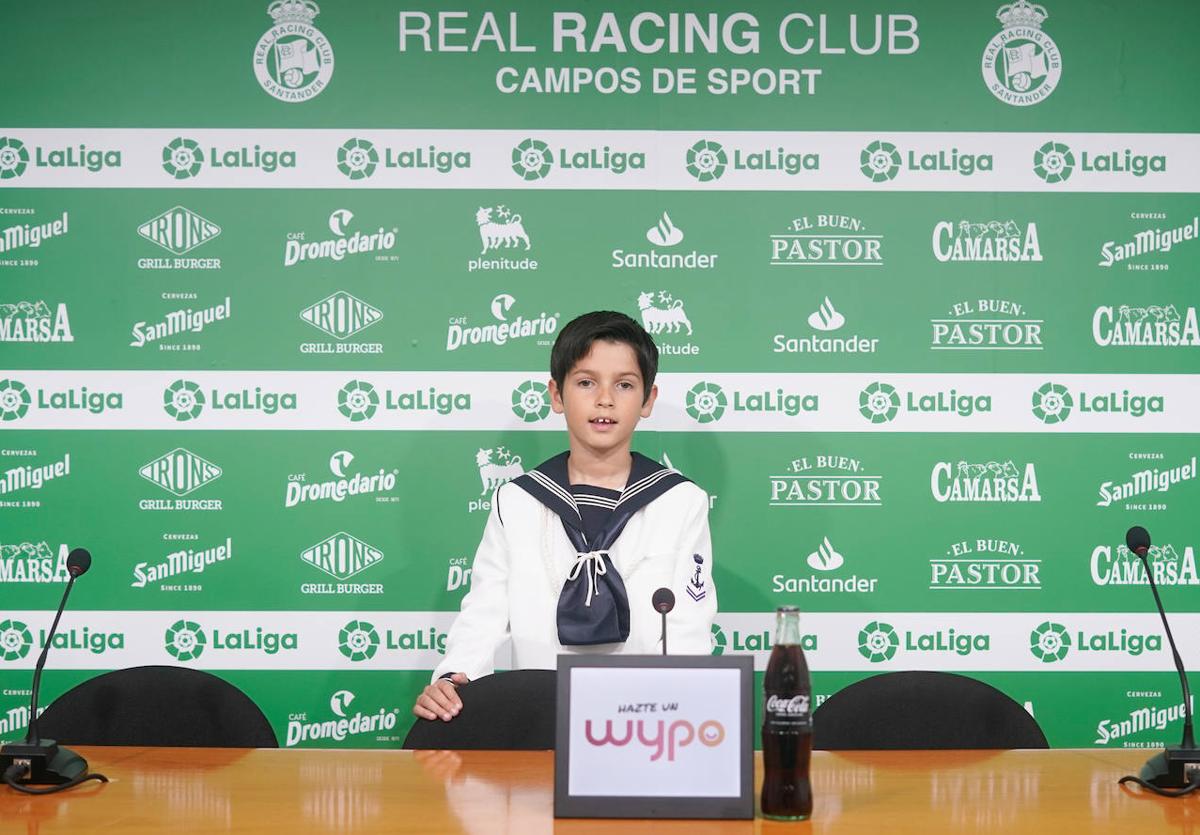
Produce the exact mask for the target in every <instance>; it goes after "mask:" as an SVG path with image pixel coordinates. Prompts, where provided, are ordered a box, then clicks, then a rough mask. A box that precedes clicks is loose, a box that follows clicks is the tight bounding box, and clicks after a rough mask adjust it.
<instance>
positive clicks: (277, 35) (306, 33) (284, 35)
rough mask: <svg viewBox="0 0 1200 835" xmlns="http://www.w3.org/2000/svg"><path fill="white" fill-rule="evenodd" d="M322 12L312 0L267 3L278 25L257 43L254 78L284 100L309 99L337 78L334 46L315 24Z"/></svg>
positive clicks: (279, 0) (297, 100)
mask: <svg viewBox="0 0 1200 835" xmlns="http://www.w3.org/2000/svg"><path fill="white" fill-rule="evenodd" d="M320 12H321V8H320V6H318V5H317V4H316V3H314V2H312V0H275V2H274V3H271V4H270V5H269V6H267V14H268V15H270V16H271V19H272V20H274V21H275V25H274V26H272V27H271V28H270V29H268V30H267V31H266V33H265V34H263V36H262V37H261V38H259V39H258V43H257V44H255V46H254V77H255V78H257V79H258V83H259V84H261V85H262V88H263V89H264V90H266V91H267V93H269V94H270V95H271V96H274V97H275V98H277V99H279V100H280V101H285V102H301V101H308V100H309V99H311V98H314V97H315V96H317V95H319V94H320V93H321V91H322V90H324V89H325V88H326V87H327V86H328V85H329V80H330V79H331V78H332V77H333V47H332V46H331V45H330V43H329V39H328V38H326V37H325V35H324V34H322V32H321V30H320V29H318V28H316V27H315V26H313V25H312V22H313V18H315V17H316V16H317V15H318V14H320Z"/></svg>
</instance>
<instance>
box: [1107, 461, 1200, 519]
mask: <svg viewBox="0 0 1200 835" xmlns="http://www.w3.org/2000/svg"><path fill="white" fill-rule="evenodd" d="M1135 455H1136V456H1138V457H1143V456H1144V457H1146V458H1149V457H1151V456H1153V457H1154V458H1155V459H1157V460H1161V459H1162V455H1161V454H1159V453H1133V454H1131V455H1130V457H1131V458H1133V457H1134V456H1135ZM1195 479H1196V456H1194V455H1193V456H1192V459H1191V460H1190V461H1188V462H1187V463H1185V464H1179V465H1178V466H1175V467H1147V468H1146V469H1144V470H1138V471H1137V472H1135V473H1133V474H1131V475H1130V476H1129V477H1128V478H1127V479H1126V480H1124V481H1105V482H1103V483H1101V485H1100V501H1098V502H1096V507H1111V506H1112V505H1113V504H1114V503H1115V504H1117V505H1118V506H1120V507H1124V508H1125V509H1126V510H1147V509H1150V508H1148V507H1147V504H1153V505H1154V506H1155V509H1161V510H1165V509H1166V504H1165V500H1164V499H1163V497H1162V495H1161V494H1164V493H1166V492H1167V491H1168V490H1170V489H1171V488H1172V487H1173V486H1174V485H1176V484H1181V483H1183V482H1185V481H1195ZM1151 493H1157V494H1159V495H1156V496H1154V498H1153V499H1142V500H1141V501H1140V502H1135V501H1131V500H1136V499H1138V498H1139V497H1141V496H1146V495H1147V494H1151Z"/></svg>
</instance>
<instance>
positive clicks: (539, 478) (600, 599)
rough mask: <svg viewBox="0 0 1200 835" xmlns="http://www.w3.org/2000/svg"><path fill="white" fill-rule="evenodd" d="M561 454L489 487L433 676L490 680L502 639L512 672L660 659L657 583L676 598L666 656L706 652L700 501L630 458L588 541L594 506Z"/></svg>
mask: <svg viewBox="0 0 1200 835" xmlns="http://www.w3.org/2000/svg"><path fill="white" fill-rule="evenodd" d="M567 455H568V453H562V454H561V455H557V456H555V457H554V458H551V459H550V460H548V461H546V462H543V463H542V464H540V465H538V467H537V468H535V469H534V470H531V471H529V472H527V473H525V474H524V475H522V476H520V477H518V478H517V479H514V480H513V481H511V482H509V483H507V484H505V485H502V486H501V487H500V488H499V489H498V490H497V491H496V493H495V496H494V500H493V502H492V511H491V514H490V515H489V516H488V521H487V527H486V528H485V529H484V533H483V540H482V541H481V542H480V544H479V549H478V550H477V551H476V553H475V561H474V563H473V566H472V571H471V589H470V591H469V592H468V593H467V595H466V597H464V598H463V601H462V609H461V611H460V612H459V615H458V617H457V618H456V619H455V621H454V625H453V626H452V627H451V628H450V632H449V634H448V635H447V637H446V656H445V658H444V659H443V660H442V663H440V664H439V665H438V667H437V669H436V670H434V673H433V678H434V679H435V680H436V679H437V678H439V677H441V676H443V675H446V674H448V673H455V672H461V673H465V674H466V676H467V677H468V678H470V679H476V678H479V677H481V676H485V675H488V674H489V673H491V672H493V658H494V656H495V652H496V649H497V648H498V647H499V646H500V644H501V643H502V642H503V641H504V640H505V639H507V638H510V637H511V639H512V666H513V669H554V668H555V667H556V666H557V659H556V656H558V655H560V654H565V653H609V654H654V653H658V652H661V651H662V646H661V643H662V641H661V629H662V622H661V619H660V616H659V614H658V613H657V612H656V611H655V610H654V609H653V607H652V605H651V598H652V597H653V595H654V592H655V591H656V590H657V589H659V588H662V587H666V588H669V589H671V590H672V591H673V592H674V594H675V608H674V609H673V610H672V612H671V613H670V614H669V615H667V649H668V651H669V652H671V653H672V654H692V655H707V654H708V653H709V652H711V650H712V623H713V617H714V616H715V615H716V611H717V595H716V589H715V588H714V587H713V583H712V543H711V538H710V535H709V528H708V496H707V494H706V493H705V492H704V491H703V490H701V489H700V488H699V487H697V486H696V485H695V484H693V483H692V482H691V481H689V480H688V479H687V478H685V477H684V476H683V475H681V474H680V473H679V472H677V471H676V470H672V469H668V468H666V467H663V466H661V465H659V464H658V463H657V462H655V461H653V460H651V459H649V458H646V457H645V456H643V455H639V454H638V453H634V454H633V466H632V468H631V471H630V475H629V481H628V483H627V484H626V486H625V489H624V490H622V491H621V493H620V494H619V497H617V498H615V499H614V500H612V501H611V504H612V509H611V510H612V512H611V516H610V517H608V522H607V524H606V526H605V528H604V530H603V531H601V532H600V533H599V534H598V535H597V534H596V533H595V532H593V537H592V540H591V541H590V542H589V541H588V539H587V537H586V535H585V533H584V530H583V528H584V525H583V523H582V516H581V514H580V507H579V504H578V502H579V501H585V502H587V501H599V500H598V499H591V498H579V499H578V500H577V497H576V496H575V495H573V494H572V491H571V486H570V484H569V483H568V479H567Z"/></svg>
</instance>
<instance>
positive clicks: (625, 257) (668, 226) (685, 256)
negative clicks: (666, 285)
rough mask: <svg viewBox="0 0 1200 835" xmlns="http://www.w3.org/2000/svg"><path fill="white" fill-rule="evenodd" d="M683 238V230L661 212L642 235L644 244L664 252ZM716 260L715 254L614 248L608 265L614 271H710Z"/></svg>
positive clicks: (717, 256) (693, 251) (695, 251)
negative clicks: (644, 240)
mask: <svg viewBox="0 0 1200 835" xmlns="http://www.w3.org/2000/svg"><path fill="white" fill-rule="evenodd" d="M684 237H685V236H684V233H683V230H682V229H680V228H679V227H678V226H676V225H675V224H674V222H672V220H671V216H670V215H668V214H667V213H666V212H665V211H664V212H663V213H662V217H660V218H659V219H658V221H657V222H655V223H654V225H653V226H651V227H650V228H649V229H647V230H646V232H645V238H646V240H647V241H649V242H650V243H652V244H654V246H655V247H663V248H664V249H668V250H670V249H671V248H672V247H676V246H678V245H679V244H681V243H682V242H683V240H684ZM720 257H721V256H720V255H718V254H717V253H715V252H698V251H697V250H695V249H693V250H692V251H691V252H674V251H668V252H659V251H658V249H656V248H651V249H649V250H624V249H614V250H613V251H612V262H611V266H612V268H613V269H614V270H620V269H629V268H636V269H652V270H711V269H715V268H716V266H717V259H718V258H720Z"/></svg>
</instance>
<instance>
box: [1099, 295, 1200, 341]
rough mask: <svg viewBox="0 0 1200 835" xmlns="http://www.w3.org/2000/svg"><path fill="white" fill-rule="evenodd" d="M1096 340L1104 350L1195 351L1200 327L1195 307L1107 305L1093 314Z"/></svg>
mask: <svg viewBox="0 0 1200 835" xmlns="http://www.w3.org/2000/svg"><path fill="white" fill-rule="evenodd" d="M1092 339H1093V340H1094V341H1095V343H1096V344H1097V345H1100V346H1101V347H1104V348H1109V347H1123V348H1194V347H1197V346H1200V326H1198V325H1197V320H1196V308H1195V307H1185V308H1183V310H1182V311H1180V310H1179V308H1177V307H1176V306H1175V305H1173V304H1149V305H1132V304H1120V305H1104V306H1101V307H1097V308H1096V312H1095V313H1093V314H1092Z"/></svg>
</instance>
